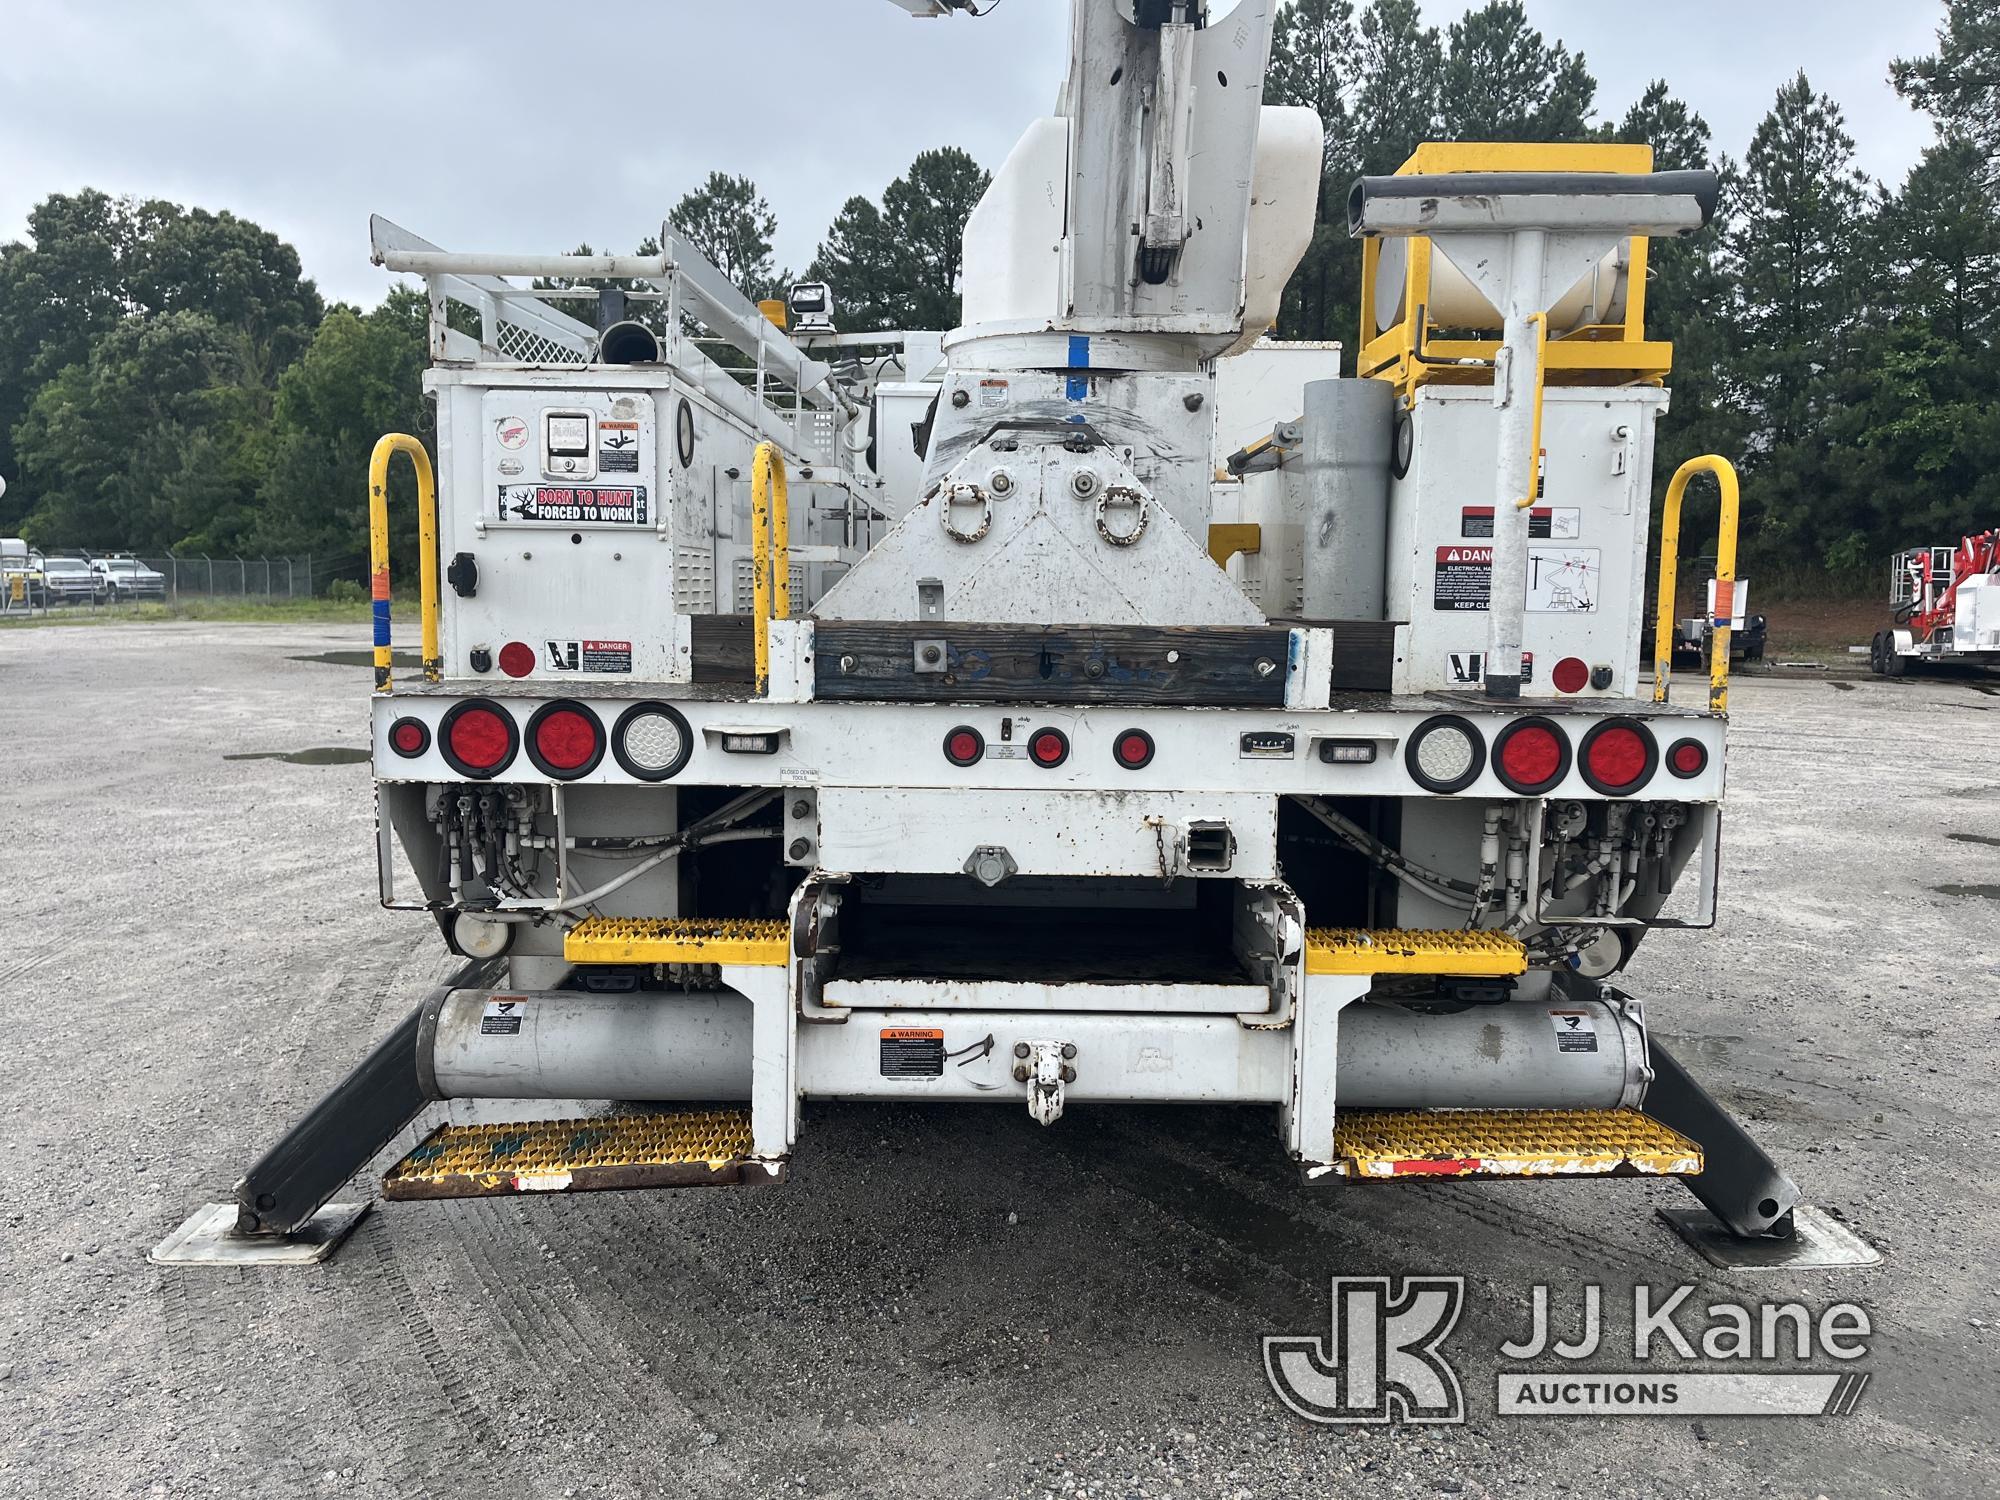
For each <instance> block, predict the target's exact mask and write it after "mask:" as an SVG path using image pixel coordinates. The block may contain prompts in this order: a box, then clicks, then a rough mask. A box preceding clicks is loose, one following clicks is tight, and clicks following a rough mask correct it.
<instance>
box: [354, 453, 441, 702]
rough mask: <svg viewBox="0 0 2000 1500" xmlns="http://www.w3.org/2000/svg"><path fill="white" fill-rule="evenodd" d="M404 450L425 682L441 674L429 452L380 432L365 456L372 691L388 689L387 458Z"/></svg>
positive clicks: (434, 498) (434, 511)
mask: <svg viewBox="0 0 2000 1500" xmlns="http://www.w3.org/2000/svg"><path fill="white" fill-rule="evenodd" d="M398 453H407V454H409V456H410V464H411V466H412V467H413V468H415V469H416V471H417V541H418V545H419V546H420V547H421V548H422V551H423V555H422V557H421V558H420V559H419V569H418V571H419V576H420V578H421V588H422V594H421V608H422V611H423V628H424V655H423V663H424V681H426V682H436V681H437V680H438V679H439V678H440V677H441V676H443V675H444V674H443V666H444V663H443V661H442V660H441V658H440V657H439V655H438V536H437V485H436V483H435V481H433V479H432V478H431V456H430V455H429V454H428V453H426V452H425V451H424V445H423V444H422V443H420V442H418V441H417V440H416V439H415V438H413V437H411V436H410V435H409V434H408V433H404V432H391V433H387V434H385V435H384V436H383V437H382V439H381V440H380V441H379V442H377V443H376V444H375V451H374V453H372V454H371V455H370V456H369V459H368V573H369V582H370V587H371V591H372V593H373V595H374V613H375V691H376V692H378V693H386V692H388V691H389V688H390V657H389V460H390V459H391V458H392V457H394V456H395V455H396V454H398Z"/></svg>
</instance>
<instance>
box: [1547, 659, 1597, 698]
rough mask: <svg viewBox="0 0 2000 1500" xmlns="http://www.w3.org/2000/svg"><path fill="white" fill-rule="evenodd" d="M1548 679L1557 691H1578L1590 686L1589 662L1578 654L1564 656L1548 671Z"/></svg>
mask: <svg viewBox="0 0 2000 1500" xmlns="http://www.w3.org/2000/svg"><path fill="white" fill-rule="evenodd" d="M1549 681H1550V682H1553V683H1554V684H1555V685H1556V691H1557V692H1559V693H1580V692H1582V691H1583V690H1584V689H1585V688H1587V687H1589V686H1590V663H1589V662H1587V661H1585V660H1584V659H1583V658H1582V657H1580V656H1565V657H1564V658H1563V659H1562V660H1561V661H1559V662H1557V663H1556V666H1555V670H1554V671H1553V672H1551V673H1549Z"/></svg>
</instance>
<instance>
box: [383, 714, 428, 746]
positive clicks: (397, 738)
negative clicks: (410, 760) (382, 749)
mask: <svg viewBox="0 0 2000 1500" xmlns="http://www.w3.org/2000/svg"><path fill="white" fill-rule="evenodd" d="M429 739H430V736H429V735H427V734H425V733H424V726H423V725H421V724H419V723H418V722H417V721H416V720H415V719H405V720H403V722H402V723H400V724H398V725H396V727H395V728H393V729H391V730H390V731H389V743H390V744H392V745H394V746H395V747H396V748H397V749H398V750H400V751H401V752H402V753H403V754H405V755H421V754H423V750H424V745H425V743H426V742H427V741H428V740H429Z"/></svg>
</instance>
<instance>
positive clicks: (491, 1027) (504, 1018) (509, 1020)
mask: <svg viewBox="0 0 2000 1500" xmlns="http://www.w3.org/2000/svg"><path fill="white" fill-rule="evenodd" d="M523 1008H524V1002H523V1001H522V999H521V997H520V996H518V995H514V996H506V995H501V996H496V997H495V998H494V999H491V1000H488V1001H487V1002H486V1009H485V1010H483V1011H481V1012H480V1014H479V1034H480V1035H481V1036H519V1035H520V1034H521V1012H522V1010H523Z"/></svg>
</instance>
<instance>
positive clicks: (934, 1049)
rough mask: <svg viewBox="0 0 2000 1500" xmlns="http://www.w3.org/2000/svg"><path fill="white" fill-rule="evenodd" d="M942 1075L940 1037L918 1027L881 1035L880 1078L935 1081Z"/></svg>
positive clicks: (891, 1029) (893, 1029)
mask: <svg viewBox="0 0 2000 1500" xmlns="http://www.w3.org/2000/svg"><path fill="white" fill-rule="evenodd" d="M943 1074H944V1033H943V1032H942V1031H932V1030H930V1029H928V1028H926V1027H921V1026H888V1027H884V1028H883V1031H882V1076H883V1077H884V1078H939V1077H942V1076H943Z"/></svg>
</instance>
